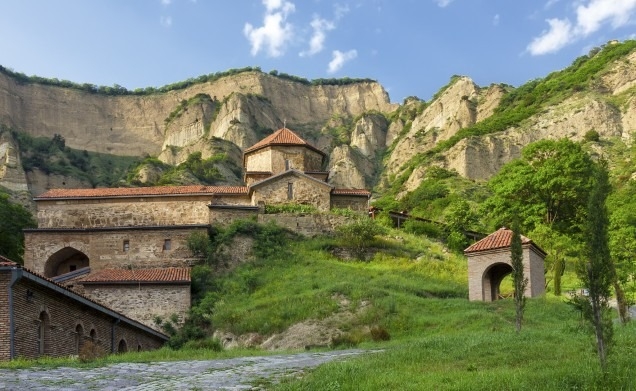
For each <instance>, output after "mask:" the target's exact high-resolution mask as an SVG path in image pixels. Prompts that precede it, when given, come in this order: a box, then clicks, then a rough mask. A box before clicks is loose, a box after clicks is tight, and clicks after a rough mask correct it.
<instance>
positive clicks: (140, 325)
mask: <svg viewBox="0 0 636 391" xmlns="http://www.w3.org/2000/svg"><path fill="white" fill-rule="evenodd" d="M0 258H1V259H0V262H2V260H7V261H9V262H7V263H11V265H5V266H15V267H17V268H19V269H22V270H24V271H25V272H26V273H27V276H28V275H31V276H34V277H37V278H40V279H42V280H44V281H47V282H49V283H51V284H53V285H54V286H55V287H53V289H59V290H61V293H62V294H64V295H65V296H67V297H69V296H70V297H71V298H73V299H74V300H76V301H78V302H80V303H81V300H78V299H77V298H74V296H77V297H78V298H80V299H82V300H86V301H87V302H89V303H91V304H92V305H94V306H97V307H98V308H100V311H102V312H104V311H111V312H113V313H115V314H117V316H118V317H119V318H120V319H124V320H125V321H126V323H128V324H131V325H133V326H135V327H138V328H142V329H144V330H146V331H148V330H149V331H151V332H152V333H154V334H157V335H159V336H161V338H163V339H164V340H168V337H167V336H166V335H165V334H164V333H162V332H159V331H157V330H153V329H151V328H149V327H148V326H146V325H144V324H143V323H140V322H138V321H136V320H134V319H131V318H129V317H127V316H126V315H124V314H122V313H121V312H118V311H115V310H113V309H112V308H110V307H107V306H105V305H104V304H102V303H100V302H98V301H95V300H93V299H91V298H90V297H88V296H85V295H83V294H81V293H79V292H76V291H74V290H72V289H69V288H67V287H65V286H64V285H62V284H60V283H59V282H55V281H54V280H52V279H50V278H48V277H45V276H44V275H42V274H39V273H36V272H33V271H31V270H29V269H27V268H25V267H23V266H22V265H18V264H17V263H15V262H11V261H10V260H8V259H7V258H5V257H3V256H1V255H0ZM5 262H6V261H5ZM188 277H189V272H188ZM188 281H189V280H188ZM49 288H50V287H49Z"/></svg>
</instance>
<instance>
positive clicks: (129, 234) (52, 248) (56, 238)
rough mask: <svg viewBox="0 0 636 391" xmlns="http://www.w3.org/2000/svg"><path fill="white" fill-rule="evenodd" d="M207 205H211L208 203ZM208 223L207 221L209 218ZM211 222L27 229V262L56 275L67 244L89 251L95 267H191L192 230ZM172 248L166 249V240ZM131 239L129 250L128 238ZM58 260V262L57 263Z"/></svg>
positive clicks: (38, 271)
mask: <svg viewBox="0 0 636 391" xmlns="http://www.w3.org/2000/svg"><path fill="white" fill-rule="evenodd" d="M206 208H207V207H206ZM206 223H207V222H206ZM208 227H209V226H208V225H207V224H205V225H197V226H173V227H128V228H123V227H121V228H114V229H85V230H82V229H77V230H40V229H34V230H27V231H26V232H25V252H24V264H25V266H26V267H27V268H29V269H31V270H33V271H35V272H37V273H42V274H45V275H47V276H48V277H52V275H50V274H51V273H52V270H53V269H54V268H53V266H55V268H56V267H57V265H59V264H61V263H63V262H64V261H65V258H64V256H60V257H58V256H57V255H58V254H60V255H64V254H63V253H62V251H66V252H68V250H65V249H67V248H70V249H74V250H77V251H78V252H81V253H83V254H85V255H86V256H87V257H88V259H89V265H90V267H91V270H93V271H96V270H100V269H117V268H127V267H130V266H132V267H135V268H157V267H188V266H191V263H192V256H191V254H190V251H189V250H188V248H187V239H188V236H189V235H190V233H192V232H206V233H207V229H208ZM166 239H169V240H170V250H164V248H163V247H164V243H165V240H166ZM126 240H127V241H128V250H127V251H125V249H124V241H126ZM53 264H55V265H53Z"/></svg>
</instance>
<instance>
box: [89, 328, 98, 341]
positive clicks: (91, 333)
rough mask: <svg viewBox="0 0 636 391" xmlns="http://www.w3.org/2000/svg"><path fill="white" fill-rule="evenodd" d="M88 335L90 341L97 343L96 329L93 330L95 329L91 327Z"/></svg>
mask: <svg viewBox="0 0 636 391" xmlns="http://www.w3.org/2000/svg"><path fill="white" fill-rule="evenodd" d="M88 335H89V336H90V337H91V342H92V343H97V331H95V329H91V332H90V333H89V334H88Z"/></svg>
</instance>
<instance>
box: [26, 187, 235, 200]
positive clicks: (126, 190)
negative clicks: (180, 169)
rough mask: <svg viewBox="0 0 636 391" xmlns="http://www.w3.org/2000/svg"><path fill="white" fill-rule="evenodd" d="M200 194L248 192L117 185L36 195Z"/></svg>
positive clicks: (50, 197)
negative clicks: (114, 186)
mask: <svg viewBox="0 0 636 391" xmlns="http://www.w3.org/2000/svg"><path fill="white" fill-rule="evenodd" d="M198 194H211V195H213V194H225V195H239V194H247V187H245V186H202V185H190V186H154V187H116V188H98V189H51V190H49V191H47V192H46V193H44V194H41V195H40V196H38V197H36V198H35V199H36V200H40V199H56V198H104V197H139V196H163V195H198Z"/></svg>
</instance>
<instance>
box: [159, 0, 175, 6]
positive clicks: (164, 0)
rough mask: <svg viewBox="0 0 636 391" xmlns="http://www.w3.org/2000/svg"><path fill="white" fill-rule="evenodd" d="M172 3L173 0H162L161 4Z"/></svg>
mask: <svg viewBox="0 0 636 391" xmlns="http://www.w3.org/2000/svg"><path fill="white" fill-rule="evenodd" d="M171 3H172V0H161V4H163V5H170V4H171Z"/></svg>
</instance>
